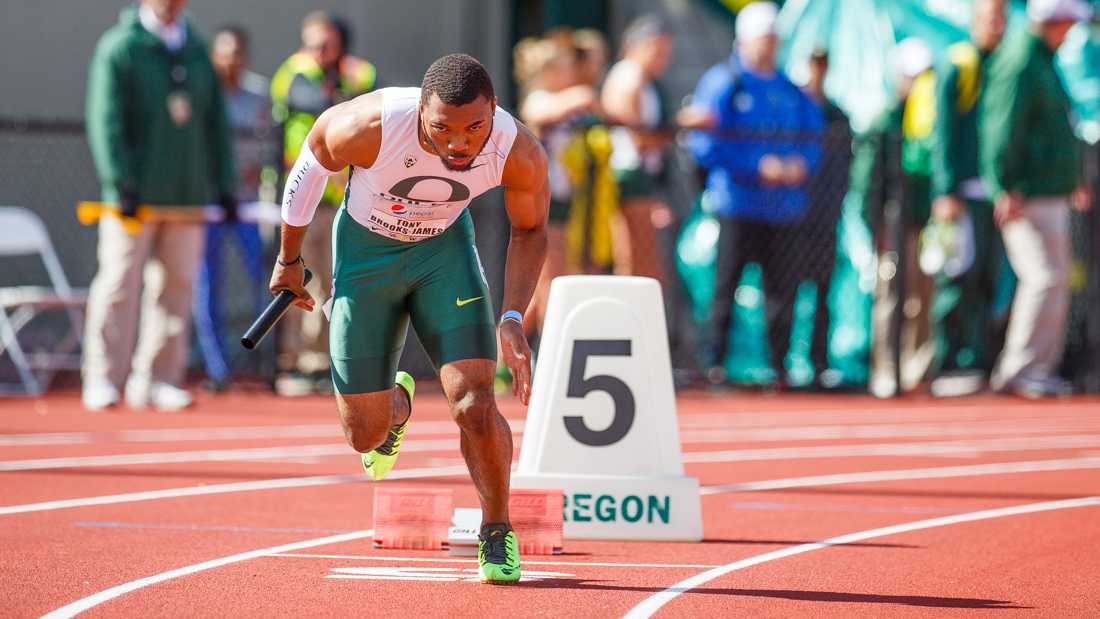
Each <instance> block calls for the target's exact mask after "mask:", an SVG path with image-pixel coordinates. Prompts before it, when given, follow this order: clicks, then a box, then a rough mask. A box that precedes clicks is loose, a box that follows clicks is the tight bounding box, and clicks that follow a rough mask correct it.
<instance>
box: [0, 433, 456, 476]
mask: <svg viewBox="0 0 1100 619" xmlns="http://www.w3.org/2000/svg"><path fill="white" fill-rule="evenodd" d="M452 450H458V439H455V438H450V439H442V440H419V441H409V442H408V443H406V444H404V445H402V446H401V451H402V452H403V453H413V452H419V451H452ZM353 453H354V452H353V451H352V450H351V448H350V447H348V445H347V443H327V444H323V445H298V446H283V447H246V448H243V449H203V450H198V451H159V452H153V453H137V454H117V455H111V456H74V457H70V458H38V459H33V460H0V472H2V471H8V472H10V471H39V470H44V469H72V468H84V467H96V466H121V465H133V464H172V463H179V462H235V461H242V460H279V459H283V458H298V457H317V456H346V455H349V454H353Z"/></svg>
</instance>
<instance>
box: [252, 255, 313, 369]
mask: <svg viewBox="0 0 1100 619" xmlns="http://www.w3.org/2000/svg"><path fill="white" fill-rule="evenodd" d="M304 275H305V278H304V279H303V280H302V285H303V286H305V285H306V284H308V283H309V280H311V279H313V273H311V272H310V270H309V269H306V270H305V274H304ZM294 299H295V297H294V293H293V292H291V291H289V290H283V291H280V292H279V294H277V295H275V298H274V299H272V300H271V303H268V304H267V308H266V309H264V311H263V313H261V314H260V316H259V317H258V318H256V321H255V322H253V323H252V326H251V327H249V328H248V331H245V332H244V335H242V336H241V346H244V347H245V348H247V349H248V350H252V349H253V348H255V347H256V346H257V345H259V343H260V340H262V339H264V336H265V335H267V332H268V331H270V330H271V327H274V326H275V323H277V322H279V319H280V318H282V317H283V314H285V313H286V311H287V310H288V309H290V304H291V303H294Z"/></svg>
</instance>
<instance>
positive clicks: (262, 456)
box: [0, 426, 1100, 472]
mask: <svg viewBox="0 0 1100 619" xmlns="http://www.w3.org/2000/svg"><path fill="white" fill-rule="evenodd" d="M894 428H897V426H894ZM909 428H910V432H909V433H908V434H900V436H930V435H931V436H936V435H940V434H944V433H947V434H950V433H951V432H950V431H945V430H944V428H942V427H936V428H913V427H909ZM803 429H805V428H798V429H797V430H803ZM933 430H934V431H933ZM1054 430H1061V429H1060V428H1057V429H1056V428H1051V429H1050V431H1054ZM773 431H774V429H769V430H768V431H767V432H768V433H769V435H770V434H771V432H773ZM832 433H833V432H831V431H830V434H832ZM994 433H996V434H1000V433H1006V434H1012V435H1013V436H1012V437H1011V438H995V439H976V440H975V441H973V443H966V442H957V441H938V442H925V443H888V444H863V445H815V446H809V447H776V448H766V449H740V450H723V451H712V452H686V453H684V462H687V463H691V462H736V461H749V460H781V459H794V458H828V457H854V456H876V455H879V456H908V455H914V456H921V455H930V456H939V455H959V454H961V455H976V452H980V451H1029V450H1036V449H1045V448H1048V447H1045V446H1049V448H1055V449H1058V448H1061V449H1071V448H1081V447H1096V446H1100V435H1097V436H1087V435H1061V436H1036V437H1021V436H1019V435H1020V434H1021V433H1024V434H1026V433H1028V432H1027V430H1025V429H1022V428H1014V429H1009V428H1004V429H1003V430H997V431H995V432H994ZM514 434H516V435H517V436H519V435H521V434H522V433H520V432H515V433H514ZM683 434H684V437H685V438H684V441H683V442H684V444H686V445H690V444H694V443H699V442H711V441H716V440H719V439H718V438H717V437H718V436H719V435H721V436H725V435H726V433H718V432H710V433H699V432H685V433H683ZM728 434H729V437H730V438H729V440H754V439H753V438H752V437H751V436H750V435H748V434H745V433H737V432H731V433H728ZM857 434H858V433H857ZM734 436H736V437H737V438H733V437H734ZM855 437H856V438H867V437H866V436H855ZM790 438H792V439H798V438H805V435H801V436H800V435H799V434H798V433H797V432H796V433H792V434H791V436H790ZM830 438H837V437H836V436H833V437H830ZM723 440H725V439H723ZM755 440H760V439H759V438H757V439H755ZM982 441H985V443H983V442H982ZM967 444H974V445H989V447H988V448H975V449H968V448H965V447H964V446H965V445H967ZM1041 446H1043V447H1041ZM402 449H403V451H405V452H406V453H414V452H427V451H453V450H456V449H458V441H457V439H454V438H448V439H434V440H432V439H420V440H410V441H409V442H407V443H406V444H405V445H404V446H403V448H402ZM348 452H349V449H348V447H347V445H346V444H344V443H326V444H319V445H296V446H280V447H246V448H240V449H203V450H196V451H169V452H151V453H136V454H115V455H105V456H73V457H63V458H35V459H30V460H0V472H11V471H34V470H45V469H62V468H83V467H98V466H122V465H145V464H171V463H182V462H228V461H253V460H276V461H295V460H296V459H309V458H317V457H323V456H339V455H345V454H347V453H348ZM307 461H308V460H307Z"/></svg>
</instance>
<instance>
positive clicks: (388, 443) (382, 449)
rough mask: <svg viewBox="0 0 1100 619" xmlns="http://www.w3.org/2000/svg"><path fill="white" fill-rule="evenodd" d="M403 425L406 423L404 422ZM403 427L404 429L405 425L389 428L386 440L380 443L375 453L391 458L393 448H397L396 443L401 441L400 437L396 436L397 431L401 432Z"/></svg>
mask: <svg viewBox="0 0 1100 619" xmlns="http://www.w3.org/2000/svg"><path fill="white" fill-rule="evenodd" d="M405 423H408V422H405ZM404 427H405V424H401V425H399V426H394V427H392V428H390V432H389V434H387V435H386V440H384V441H382V444H381V445H379V446H378V447H377V448H376V449H375V451H377V452H378V453H380V454H382V455H383V456H392V455H393V450H394V448H395V447H396V446H397V443H398V442H399V441H400V440H401V435H400V434H398V431H399V430H401V429H402V428H404Z"/></svg>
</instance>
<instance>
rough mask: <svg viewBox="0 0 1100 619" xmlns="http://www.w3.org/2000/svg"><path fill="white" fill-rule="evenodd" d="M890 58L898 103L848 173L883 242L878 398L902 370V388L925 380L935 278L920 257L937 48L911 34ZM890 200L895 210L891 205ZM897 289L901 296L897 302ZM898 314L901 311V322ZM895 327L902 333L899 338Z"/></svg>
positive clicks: (877, 310)
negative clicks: (923, 268)
mask: <svg viewBox="0 0 1100 619" xmlns="http://www.w3.org/2000/svg"><path fill="white" fill-rule="evenodd" d="M891 64H892V65H893V68H894V72H895V80H896V86H897V97H898V99H897V102H896V103H895V104H894V105H892V106H890V107H889V108H888V109H886V110H885V111H884V112H883V113H882V114H881V115H880V116H879V117H878V118H877V119H876V120H875V121H874V122H872V124H871V128H870V129H868V130H867V132H866V133H865V134H864V135H863V136H861V138H860V140H859V142H858V144H857V147H856V153H855V160H854V161H853V162H852V176H851V184H852V190H853V192H854V193H855V194H856V195H859V196H860V197H861V198H862V201H863V213H864V216H865V217H866V219H867V223H868V225H869V227H870V229H871V231H872V234H873V235H874V238H875V243H876V246H877V247H878V257H877V263H878V264H877V268H876V269H875V276H876V286H875V301H874V307H873V309H872V312H871V379H870V389H871V393H873V394H874V395H876V396H878V397H890V396H893V395H894V394H896V393H897V392H898V389H899V385H898V381H897V377H898V375H899V374H900V376H901V385H900V388H901V389H902V390H910V389H913V388H914V387H916V386H917V385H918V384H920V383H921V381H923V380H924V379H925V376H926V375H927V373H928V368H929V367H930V365H931V362H932V346H931V341H930V326H929V320H928V308H929V300H930V298H931V294H932V283H931V280H930V279H929V278H928V277H927V276H926V275H924V274H923V273H921V270H920V268H919V266H918V264H917V259H916V256H917V243H918V239H919V237H920V229H921V228H922V227H923V226H924V224H925V222H927V221H928V217H929V210H930V209H931V199H930V195H929V193H930V186H931V147H930V140H931V134H932V128H933V123H934V120H935V117H934V114H935V98H934V95H935V91H934V87H935V84H934V79H935V78H934V74H933V72H932V70H931V68H932V52H931V50H930V49H929V48H928V46H927V45H926V44H925V43H924V42H923V41H921V40H920V39H915V38H910V39H906V40H904V41H902V42H900V43H898V45H897V46H896V48H895V49H894V53H893V56H892V59H891ZM891 205H892V206H893V207H894V209H895V210H894V212H893V213H891V212H889V211H888V209H887V206H891ZM899 277H900V278H901V281H900V286H899V285H898V284H899V282H898V281H897V278H899ZM899 287H900V288H901V289H902V290H903V294H904V300H903V301H901V302H900V303H901V307H900V308H899V307H898V303H899V300H898V289H899ZM895 314H900V321H901V324H900V325H899V324H897V320H896V319H895ZM895 329H898V330H899V332H900V336H899V337H897V338H896V339H895ZM898 344H900V351H899V349H898ZM898 359H901V361H902V363H901V367H900V369H899V368H898V364H897V360H898Z"/></svg>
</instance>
